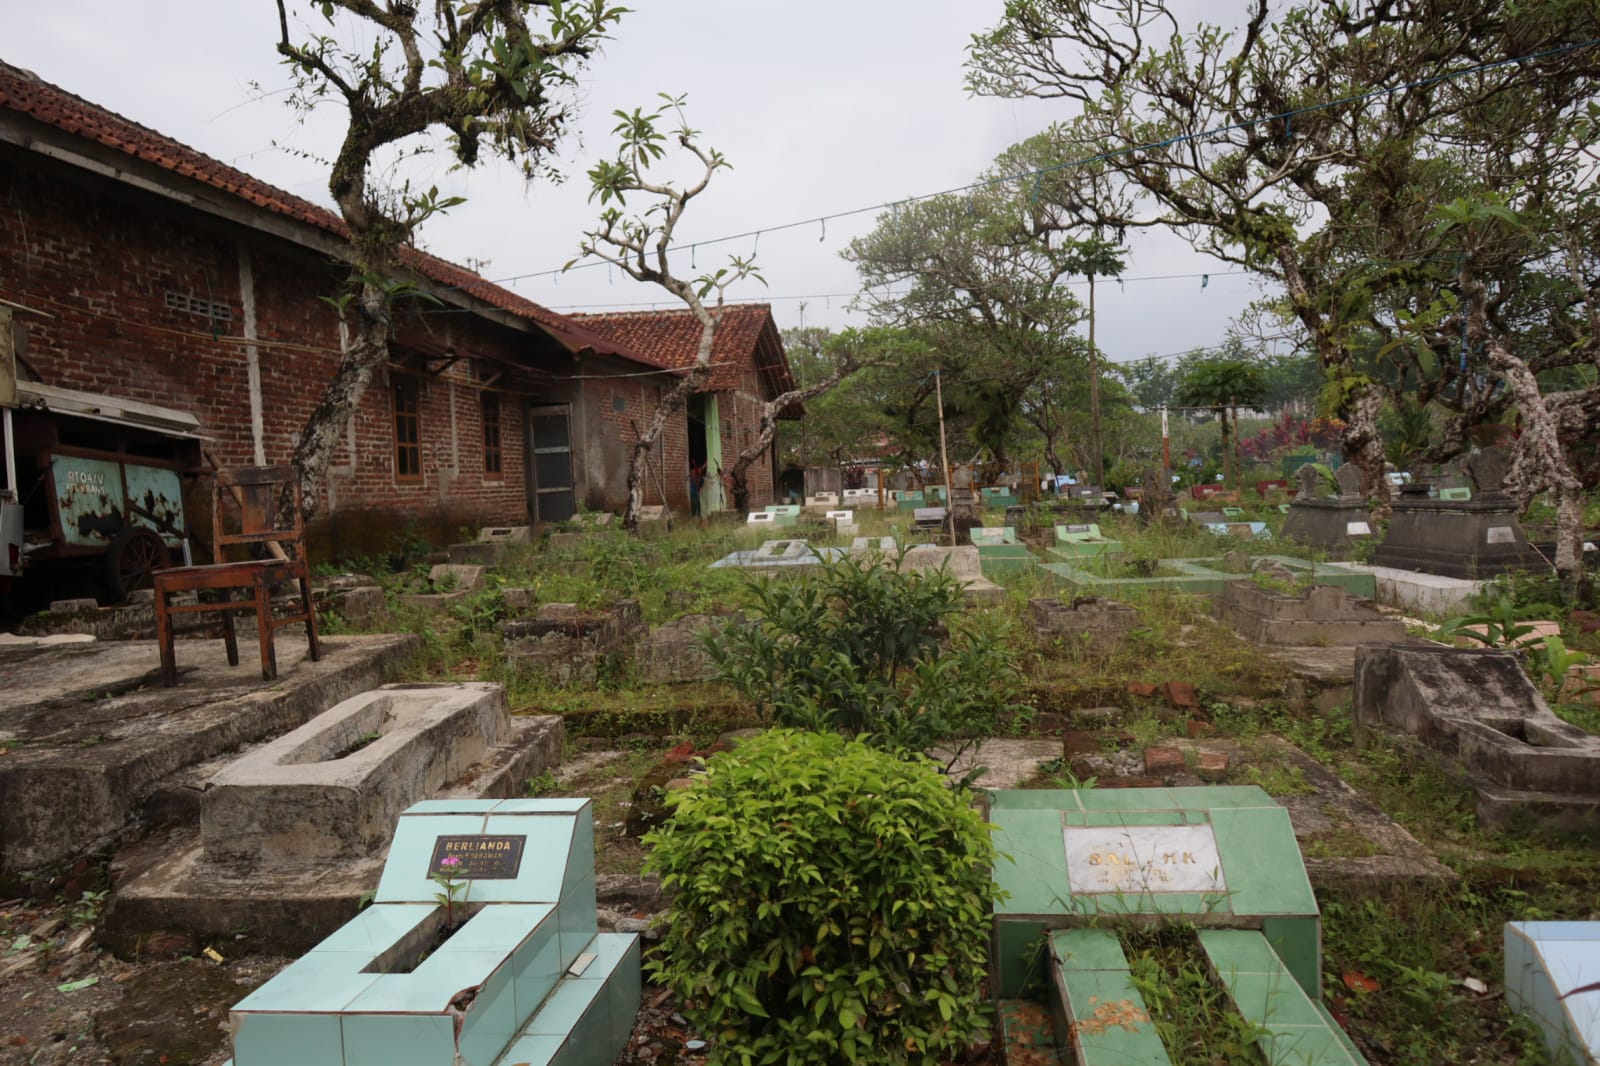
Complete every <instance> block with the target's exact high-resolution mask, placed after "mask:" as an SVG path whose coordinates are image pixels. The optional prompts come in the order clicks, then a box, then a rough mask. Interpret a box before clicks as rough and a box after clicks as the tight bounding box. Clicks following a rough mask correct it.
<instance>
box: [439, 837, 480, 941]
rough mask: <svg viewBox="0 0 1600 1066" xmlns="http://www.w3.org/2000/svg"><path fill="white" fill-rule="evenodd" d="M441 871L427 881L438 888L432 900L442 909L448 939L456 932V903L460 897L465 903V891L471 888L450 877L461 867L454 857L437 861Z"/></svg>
mask: <svg viewBox="0 0 1600 1066" xmlns="http://www.w3.org/2000/svg"><path fill="white" fill-rule="evenodd" d="M439 866H440V867H441V869H440V870H439V871H437V872H435V873H432V874H429V875H428V880H430V881H432V882H433V883H434V884H436V885H438V886H439V891H438V892H435V893H434V894H433V898H434V899H435V900H436V901H437V902H438V904H439V906H441V907H443V908H444V935H445V936H446V937H448V936H449V935H450V934H451V933H453V932H455V930H456V901H457V898H458V897H460V899H461V901H462V902H465V901H466V892H467V889H468V888H470V887H471V885H472V883H471V882H470V881H460V880H457V879H456V878H454V877H452V876H451V875H452V874H454V873H456V872H457V871H458V870H459V868H460V866H461V859H460V858H459V857H458V856H455V855H446V856H445V857H444V858H442V859H440V860H439Z"/></svg>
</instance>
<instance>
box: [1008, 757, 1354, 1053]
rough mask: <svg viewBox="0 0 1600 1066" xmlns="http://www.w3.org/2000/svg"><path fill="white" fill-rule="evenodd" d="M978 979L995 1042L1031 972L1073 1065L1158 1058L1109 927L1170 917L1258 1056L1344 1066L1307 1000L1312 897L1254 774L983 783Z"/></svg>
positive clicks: (1312, 980) (1314, 922)
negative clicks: (988, 788)
mask: <svg viewBox="0 0 1600 1066" xmlns="http://www.w3.org/2000/svg"><path fill="white" fill-rule="evenodd" d="M989 821H990V822H991V823H992V824H993V826H994V838H995V845H996V847H997V848H998V850H999V851H1000V852H1001V853H1002V854H1005V855H1007V856H1009V857H1010V859H1009V861H1003V862H996V863H995V867H994V879H995V882H996V883H997V884H998V885H999V887H1000V888H1001V889H1002V890H1003V891H1004V892H1005V893H1006V894H1007V897H1006V898H1004V899H1003V900H1002V901H1001V902H999V903H997V904H996V905H995V915H994V935H993V940H992V947H991V951H992V954H991V960H990V968H989V972H990V980H991V981H992V982H993V987H994V989H995V992H996V995H997V997H998V998H1000V999H1001V1001H1002V1002H1001V1005H1000V1008H1001V1009H1000V1014H1001V1017H1002V1019H1004V1020H1005V1021H1004V1024H1005V1029H1006V1033H1005V1035H1006V1037H1007V1041H1008V1043H1009V1042H1010V1040H1011V1038H1012V1037H1013V1036H1014V1035H1016V1034H1014V1032H1013V1030H1012V1026H1011V1024H1010V1020H1011V1019H1012V1018H1015V1017H1017V1016H1018V1012H1017V1011H1016V1010H1014V1009H1011V1005H1012V1004H1014V1002H1015V1001H1016V999H1017V998H1018V997H1020V996H1022V995H1023V994H1024V993H1025V991H1026V990H1027V989H1028V988H1029V987H1030V986H1033V985H1035V984H1036V982H1041V981H1042V982H1043V983H1044V984H1045V986H1046V988H1047V991H1046V992H1045V998H1046V1001H1047V1004H1048V1011H1049V1015H1050V1016H1051V1017H1052V1018H1053V1021H1054V1029H1055V1034H1054V1035H1055V1040H1056V1042H1057V1043H1058V1044H1059V1045H1060V1046H1061V1047H1062V1048H1070V1049H1072V1050H1070V1051H1067V1052H1066V1055H1067V1057H1068V1058H1069V1059H1071V1061H1075V1062H1077V1063H1079V1064H1081V1066H1114V1064H1124V1063H1130V1062H1137V1063H1151V1064H1155V1063H1165V1062H1168V1061H1169V1059H1168V1056H1167V1054H1166V1051H1165V1049H1164V1047H1163V1045H1162V1043H1161V1038H1160V1035H1159V1034H1158V1033H1157V1031H1156V1026H1155V1023H1154V1022H1153V1021H1152V1020H1151V1018H1150V1014H1149V1012H1148V1010H1146V1008H1145V1004H1144V1001H1143V998H1142V997H1141V995H1140V993H1139V991H1138V989H1137V988H1136V987H1135V986H1134V983H1133V979H1132V976H1131V975H1130V973H1129V969H1128V960H1127V957H1126V955H1125V954H1124V950H1123V947H1122V942H1121V940H1120V938H1119V936H1118V932H1117V927H1118V926H1119V925H1126V926H1148V925H1151V924H1154V923H1157V922H1170V921H1184V922H1190V923H1193V924H1194V925H1196V926H1198V927H1199V932H1198V934H1197V940H1198V947H1199V951H1200V952H1201V953H1202V954H1203V955H1204V956H1205V958H1206V961H1207V964H1208V969H1209V970H1210V972H1211V974H1212V977H1213V979H1214V981H1215V982H1216V984H1217V985H1218V986H1220V991H1221V992H1222V993H1223V994H1224V995H1226V996H1227V997H1228V998H1229V999H1230V1000H1231V1001H1232V1002H1233V1004H1234V1006H1235V1007H1236V1008H1237V1010H1238V1011H1239V1013H1240V1015H1242V1016H1243V1017H1244V1019H1245V1020H1246V1021H1247V1022H1250V1023H1252V1024H1253V1025H1256V1026H1259V1027H1260V1028H1261V1029H1262V1030H1263V1031H1264V1035H1263V1039H1262V1042H1261V1051H1262V1052H1263V1053H1264V1054H1265V1059H1266V1061H1269V1062H1298V1063H1308V1062H1316V1063H1318V1064H1319V1066H1322V1064H1326V1066H1336V1064H1337V1066H1355V1064H1360V1063H1364V1061H1365V1060H1363V1059H1362V1058H1361V1056H1360V1055H1359V1054H1357V1052H1356V1050H1355V1048H1354V1046H1353V1045H1352V1044H1351V1043H1350V1041H1349V1039H1348V1038H1347V1037H1345V1035H1344V1033H1343V1031H1342V1030H1341V1029H1340V1027H1339V1025H1338V1023H1337V1022H1335V1021H1334V1020H1333V1017H1332V1015H1330V1014H1329V1013H1328V1011H1327V1009H1326V1008H1325V1007H1323V1005H1322V1000H1321V980H1322V959H1321V930H1320V918H1319V914H1318V911H1317V901H1316V896H1315V895H1314V894H1313V892H1312V889H1311V882H1310V880H1309V879H1308V878H1307V876H1306V871H1305V866H1304V864H1303V863H1302V862H1301V859H1300V849H1299V847H1298V846H1297V845H1296V843H1295V838H1294V830H1293V828H1292V827H1291V825H1290V822H1289V815H1288V812H1287V811H1285V810H1284V809H1283V808H1282V807H1281V806H1279V805H1278V804H1277V803H1275V802H1274V801H1273V800H1272V798H1271V797H1270V796H1268V795H1267V794H1266V793H1265V792H1263V791H1262V790H1261V789H1259V788H1256V787H1254V786H1213V787H1198V788H1129V789H1106V790H1099V789H1096V790H1087V791H1083V790H1062V791H1046V790H1025V791H1009V792H991V793H990V794H989Z"/></svg>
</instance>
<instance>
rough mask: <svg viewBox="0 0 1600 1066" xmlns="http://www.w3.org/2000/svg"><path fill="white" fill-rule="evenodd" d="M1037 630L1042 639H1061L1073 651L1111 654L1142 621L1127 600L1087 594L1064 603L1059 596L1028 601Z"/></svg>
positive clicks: (1035, 629) (1029, 611)
mask: <svg viewBox="0 0 1600 1066" xmlns="http://www.w3.org/2000/svg"><path fill="white" fill-rule="evenodd" d="M1028 614H1029V616H1030V617H1031V618H1032V619H1033V631H1034V633H1035V634H1036V635H1037V636H1038V637H1039V639H1041V640H1045V641H1060V642H1062V644H1064V645H1065V646H1066V648H1067V649H1068V650H1071V651H1084V652H1088V653H1089V654H1091V655H1110V654H1111V653H1112V652H1115V651H1117V650H1118V649H1120V648H1122V647H1123V646H1124V645H1126V644H1127V641H1128V635H1129V634H1130V633H1132V632H1133V631H1134V630H1135V629H1137V628H1138V627H1139V626H1140V625H1141V624H1142V623H1141V622H1140V620H1139V612H1138V610H1136V609H1135V608H1133V607H1130V606H1128V605H1127V604H1125V603H1118V602H1116V601H1115V600H1108V599H1103V598H1101V597H1099V596H1085V597H1082V598H1079V599H1075V600H1071V601H1070V602H1067V603H1063V602H1062V601H1061V600H1056V599H1033V600H1029V601H1028Z"/></svg>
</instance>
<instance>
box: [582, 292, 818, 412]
mask: <svg viewBox="0 0 1600 1066" xmlns="http://www.w3.org/2000/svg"><path fill="white" fill-rule="evenodd" d="M721 314H722V318H721V321H720V322H719V323H718V325H717V332H716V337H715V339H714V341H713V344H712V350H711V376H710V378H709V379H708V381H707V383H706V385H705V386H704V389H703V391H705V392H732V391H734V390H735V389H738V388H741V387H742V385H743V382H742V380H741V379H742V376H743V374H744V371H745V370H746V369H747V368H748V367H750V366H751V365H752V364H754V365H755V367H756V368H757V369H758V370H760V371H762V374H763V383H764V384H765V385H766V387H767V389H768V390H769V391H768V393H767V395H768V397H769V398H770V397H771V396H776V395H777V394H778V393H780V392H783V391H785V390H787V389H790V388H793V387H794V381H793V378H792V376H791V375H790V372H789V363H788V360H787V359H785V358H784V355H783V342H782V340H781V339H780V338H779V336H778V327H777V325H776V324H775V323H774V322H773V319H772V305H770V304H727V305H725V306H724V307H723V308H722V312H721ZM572 318H573V320H574V321H576V322H578V323H580V324H582V325H584V326H586V327H588V328H589V329H591V330H593V331H594V332H595V333H598V334H600V335H601V336H603V337H609V338H610V339H611V340H613V341H616V342H617V343H619V344H625V345H627V346H628V347H629V348H631V349H633V350H634V351H637V352H640V353H642V354H644V355H645V356H647V357H650V358H653V359H656V360H659V361H660V362H661V363H663V364H665V365H667V366H670V367H673V368H675V369H678V370H688V369H689V368H690V367H692V366H693V365H694V361H695V358H696V357H697V356H698V355H699V351H700V332H701V330H700V320H699V319H697V318H695V317H694V313H693V312H691V311H690V310H689V309H688V308H683V309H681V310H671V311H622V312H616V313H613V314H604V315H573V316H572Z"/></svg>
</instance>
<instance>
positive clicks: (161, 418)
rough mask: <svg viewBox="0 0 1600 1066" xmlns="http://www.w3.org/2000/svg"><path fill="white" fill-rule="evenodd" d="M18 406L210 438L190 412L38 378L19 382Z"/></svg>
mask: <svg viewBox="0 0 1600 1066" xmlns="http://www.w3.org/2000/svg"><path fill="white" fill-rule="evenodd" d="M17 407H18V409H20V410H43V411H51V412H53V413H55V414H60V415H71V416H72V417H74V418H87V419H91V420H93V421H96V422H109V423H111V424H112V425H117V426H128V427H131V428H134V429H145V430H150V431H152V432H155V433H163V434H165V435H167V436H169V437H186V438H188V439H190V440H210V439H211V438H210V437H207V436H206V435H205V434H203V433H201V432H200V420H199V419H198V418H196V417H195V416H194V415H192V414H190V413H189V412H187V411H179V410H176V409H175V408H171V407H161V406H159V405H157V404H153V403H142V402H140V401H139V400H126V399H123V398H121V397H119V396H102V395H100V394H99V393H94V392H79V391H78V390H76V389H58V388H56V387H55V386H53V385H43V384H40V383H39V382H37V381H19V382H17Z"/></svg>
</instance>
